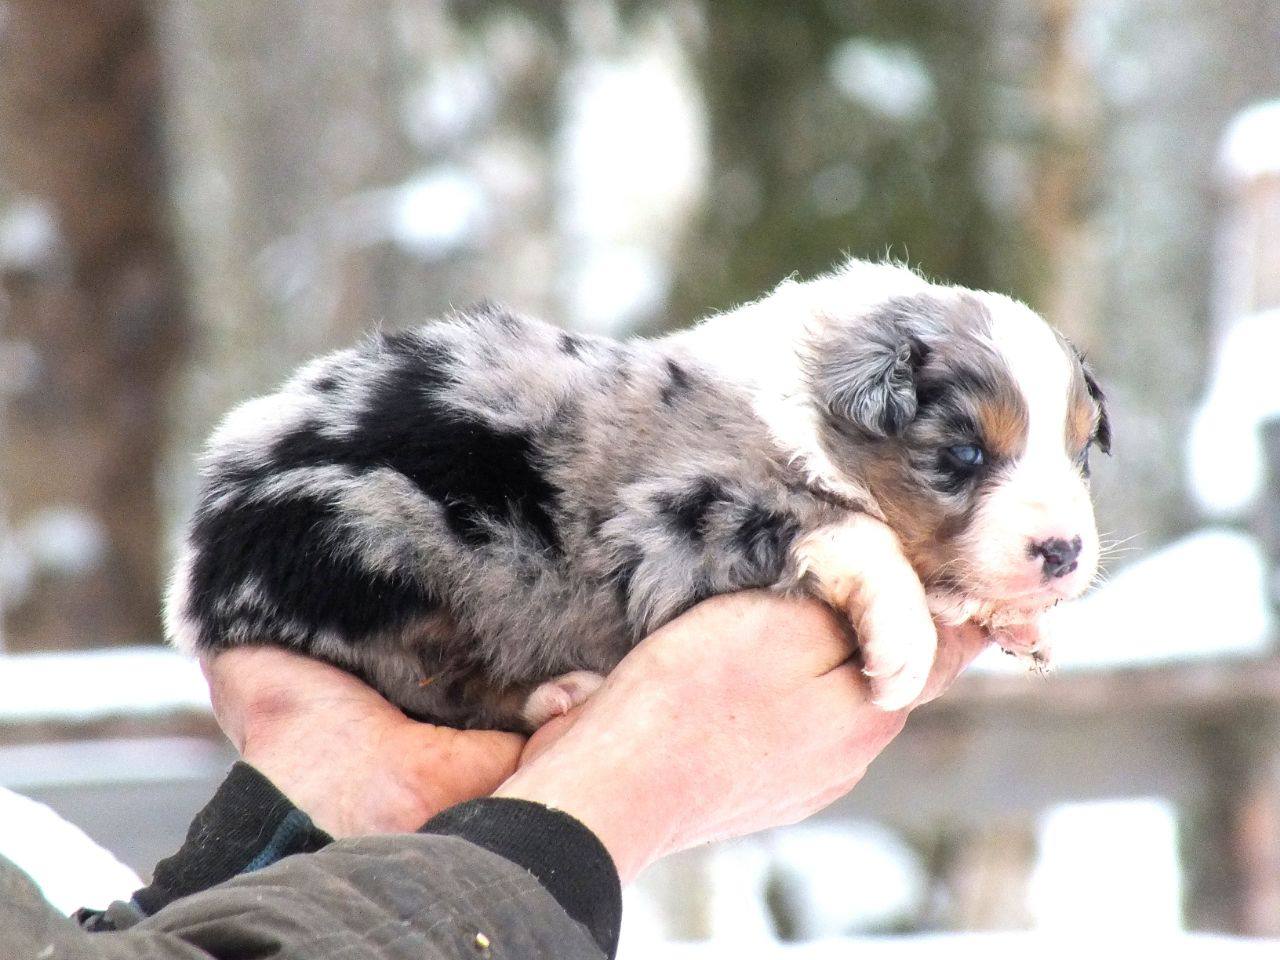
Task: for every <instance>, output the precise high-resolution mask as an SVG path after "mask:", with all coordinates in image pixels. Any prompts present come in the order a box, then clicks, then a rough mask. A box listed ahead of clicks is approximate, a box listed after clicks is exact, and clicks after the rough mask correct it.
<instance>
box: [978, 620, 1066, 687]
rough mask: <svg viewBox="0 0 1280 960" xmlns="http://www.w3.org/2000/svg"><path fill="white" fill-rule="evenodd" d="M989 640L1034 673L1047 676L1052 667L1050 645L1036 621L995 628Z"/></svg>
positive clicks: (1038, 622)
mask: <svg viewBox="0 0 1280 960" xmlns="http://www.w3.org/2000/svg"><path fill="white" fill-rule="evenodd" d="M991 638H992V639H993V640H994V641H995V642H996V644H997V645H998V646H999V647H1000V649H1002V650H1003V651H1004V652H1005V653H1007V654H1009V655H1010V656H1014V657H1017V658H1018V659H1019V660H1021V661H1022V662H1023V663H1024V664H1026V665H1027V668H1028V669H1030V670H1032V671H1033V672H1035V673H1038V674H1041V675H1044V674H1047V673H1048V672H1049V670H1050V668H1051V667H1052V665H1053V649H1052V645H1051V644H1050V643H1049V638H1048V637H1047V636H1046V635H1045V632H1044V631H1043V630H1042V629H1041V625H1040V621H1039V620H1038V619H1035V620H1031V621H1029V622H1027V623H1010V624H1007V625H1005V626H1000V627H995V628H993V629H992V633H991Z"/></svg>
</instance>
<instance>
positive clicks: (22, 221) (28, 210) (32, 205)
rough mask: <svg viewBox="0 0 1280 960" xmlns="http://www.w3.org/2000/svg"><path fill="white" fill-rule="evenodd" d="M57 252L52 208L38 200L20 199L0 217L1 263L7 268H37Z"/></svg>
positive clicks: (56, 231) (55, 222) (55, 225)
mask: <svg viewBox="0 0 1280 960" xmlns="http://www.w3.org/2000/svg"><path fill="white" fill-rule="evenodd" d="M57 252H58V225H57V221H56V220H55V219H54V216H53V211H52V210H50V209H49V207H48V206H47V205H46V204H43V203H40V202H39V201H37V200H32V199H26V200H19V201H17V202H15V203H12V204H10V205H9V208H8V210H6V211H5V213H4V216H3V217H0V264H3V265H4V266H5V267H6V268H8V269H16V270H39V269H40V268H41V267H44V266H46V265H47V264H48V263H49V262H50V261H52V260H53V258H54V257H55V256H56V255H57Z"/></svg>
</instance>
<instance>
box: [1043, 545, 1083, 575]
mask: <svg viewBox="0 0 1280 960" xmlns="http://www.w3.org/2000/svg"><path fill="white" fill-rule="evenodd" d="M1081 546H1083V541H1082V540H1081V539H1080V538H1079V537H1073V538H1072V539H1071V540H1064V539H1063V538H1062V537H1050V538H1049V539H1048V540H1037V541H1035V542H1033V543H1032V544H1031V555H1032V556H1033V557H1043V558H1044V575H1045V576H1046V577H1049V578H1050V579H1054V578H1056V577H1065V576H1066V575H1067V574H1069V573H1071V572H1072V571H1074V570H1075V568H1076V567H1077V566H1079V564H1078V563H1077V562H1076V558H1077V557H1079V556H1080V547H1081Z"/></svg>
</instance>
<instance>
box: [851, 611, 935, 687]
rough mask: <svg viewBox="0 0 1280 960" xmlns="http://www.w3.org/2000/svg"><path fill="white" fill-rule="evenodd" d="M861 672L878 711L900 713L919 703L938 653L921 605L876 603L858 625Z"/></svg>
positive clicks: (926, 614)
mask: <svg viewBox="0 0 1280 960" xmlns="http://www.w3.org/2000/svg"><path fill="white" fill-rule="evenodd" d="M857 630H858V645H859V647H860V648H861V650H862V672H863V673H864V674H866V676H867V678H868V679H869V680H870V681H871V700H872V702H873V703H874V704H875V705H876V706H877V707H879V708H880V709H881V710H890V711H892V710H902V709H905V708H906V707H909V706H911V705H912V704H913V703H915V702H916V701H917V700H919V699H920V695H921V694H922V693H923V692H924V687H925V684H926V683H927V682H928V680H929V674H930V672H931V671H932V670H933V660H934V656H935V654H936V653H937V651H938V632H937V629H936V628H935V627H934V625H933V620H932V618H931V617H930V616H929V612H928V610H927V609H926V608H925V607H924V605H923V604H916V603H911V602H906V603H903V604H894V603H883V602H882V603H878V604H875V605H873V606H872V607H870V608H869V609H868V610H867V611H866V612H865V613H864V614H863V616H862V618H861V619H860V620H859V622H858V624H857Z"/></svg>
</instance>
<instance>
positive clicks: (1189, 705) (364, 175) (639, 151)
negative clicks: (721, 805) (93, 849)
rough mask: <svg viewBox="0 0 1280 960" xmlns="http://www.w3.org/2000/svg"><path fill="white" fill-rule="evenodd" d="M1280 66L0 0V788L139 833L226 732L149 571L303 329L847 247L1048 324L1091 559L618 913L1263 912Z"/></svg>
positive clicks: (548, 14)
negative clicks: (1066, 363)
mask: <svg viewBox="0 0 1280 960" xmlns="http://www.w3.org/2000/svg"><path fill="white" fill-rule="evenodd" d="M1274 98H1280V5H1277V4H1275V3H1272V2H1269V0H1230V2H1219V0H906V2H890V0H790V2H787V3H769V2H763V0H566V2H563V3H555V2H534V0H488V2H476V0H274V2H272V3H270V4H248V3H210V2H205V0H75V2H70V0H68V2H59V3H51V2H48V0H3V2H0V785H3V786H7V787H9V788H11V789H12V790H15V791H17V792H19V793H21V794H24V795H26V796H28V797H31V798H34V799H36V800H39V801H41V802H43V803H46V804H48V805H49V806H51V807H52V808H53V809H55V810H57V811H58V812H60V813H62V814H63V815H65V816H66V817H68V818H69V819H71V820H73V821H75V822H76V823H78V824H80V825H81V826H82V827H83V828H84V829H85V830H86V831H88V833H89V834H90V835H91V836H92V837H93V838H94V839H96V840H97V841H99V842H100V843H102V844H103V845H104V846H106V847H107V848H108V849H109V850H111V851H113V852H114V853H115V855H116V856H118V857H119V858H120V859H121V860H122V861H123V862H124V864H125V865H126V866H128V867H130V868H132V869H133V870H135V871H138V872H139V873H141V874H142V875H143V876H145V875H146V874H147V872H148V871H149V870H150V868H151V866H152V865H153V864H154V862H155V860H156V859H157V858H159V857H160V856H163V855H165V854H167V853H169V852H171V851H172V850H173V849H174V848H176V845H177V843H178V842H179V840H180V838H181V835H182V832H183V831H184V830H185V826H186V824H187V822H188V821H189V819H190V817H191V816H192V814H193V813H194V812H195V810H196V809H198V808H199V806H201V805H202V804H203V802H204V801H205V800H206V799H207V797H208V796H209V795H210V794H211V792H212V789H213V787H214V786H215V785H216V783H217V782H218V780H219V779H220V777H221V773H222V771H223V770H224V769H225V766H226V764H227V762H228V761H229V758H230V751H229V748H228V747H227V746H226V745H225V743H224V742H223V741H222V740H221V738H220V736H219V735H218V733H217V731H216V727H215V726H214V725H213V723H212V721H211V718H210V715H209V712H208V707H207V702H206V698H205V695H204V690H203V685H202V682H201V681H200V678H199V676H198V674H197V673H196V672H195V671H194V669H193V667H192V666H191V665H190V664H188V663H186V662H184V661H182V660H180V659H179V658H177V657H176V656H175V655H172V654H170V653H168V652H167V651H165V650H163V649H161V648H160V647H159V644H160V643H161V641H162V638H161V635H160V633H161V631H160V620H159V609H160V607H159V605H160V598H161V596H162V592H163V581H164V576H165V570H166V566H167V563H168V561H169V558H170V555H171V549H172V547H173V545H174V542H175V538H176V531H177V528H178V525H179V524H180V523H181V521H182V519H183V518H184V516H185V514H186V512H187V511H188V509H189V508H190V505H191V502H192V498H193V493H194V483H195V476H196V469H195V457H196V455H197V452H198V449H199V445H200V443H201V441H202V439H203V437H204V436H206V435H207V433H208V432H209V430H210V429H211V428H212V426H213V425H214V423H215V422H216V421H217V419H218V418H219V416H220V415H221V414H222V413H224V412H225V411H226V410H227V409H228V408H229V407H230V406H232V405H233V404H235V403H236V402H238V401H240V400H242V399H245V398H247V397H249V396H251V395H253V394H255V393H259V392H262V391H264V390H267V389H269V388H271V387H272V386H273V385H274V384H276V383H278V382H279V381H280V380H282V379H283V378H284V377H285V376H286V374H287V373H288V372H289V371H290V370H291V369H292V368H293V367H294V366H295V365H296V364H298V363H299V362H300V361H302V360H304V359H306V358H308V357H311V356H313V355H315V354H316V353H318V352H321V351H325V350H327V349H330V348H334V347H337V346H341V345H346V344H348V343H349V342H351V341H352V340H353V339H355V338H357V337H358V336H359V335H360V334H361V333H362V332H364V331H367V330H369V329H371V328H374V327H382V328H384V329H391V328H396V327H400V326H404V325H408V324H413V323H418V322H421V321H423V320H424V319H426V318H429V317H431V316H433V315H436V314H438V313H440V312H441V311H443V310H446V309H447V308H448V307H450V306H451V305H459V306H460V305H465V304H467V303H470V302H473V301H475V300H478V299H481V298H485V297H489V298H494V299H498V300H501V301H504V302H506V303H507V304H509V305H511V306H512V307H514V308H516V309H519V310H522V311H525V312H529V313H532V314H535V315H539V316H541V317H544V318H546V319H549V320H553V321H555V322H557V323H560V324H563V325H564V326H566V327H571V328H576V329H584V330H592V331H596V332H607V333H613V334H619V335H621V334H626V333H646V334H653V333H659V332H661V331H663V330H667V329H672V328H675V327H678V326H681V325H683V324H687V323H689V322H691V321H693V320H695V319H696V318H698V317H699V316H702V315H704V314H706V313H708V312H711V311H715V310H719V309H723V308H726V307H729V306H732V305H735V304H737V303H740V302H742V301H744V300H747V299H752V298H754V297H756V296H759V295H760V294H762V293H764V292H766V291H767V290H768V289H769V288H770V287H771V286H772V285H774V284H775V283H777V282H778V281H779V280H780V279H782V278H783V277H785V276H787V275H788V274H791V273H792V272H798V273H799V274H801V275H805V276H807V275H811V274H813V273H816V272H819V271H822V270H824V269H827V268H829V267H831V266H832V265H834V264H835V263H837V262H838V261H839V260H840V258H841V257H842V256H844V255H847V254H852V255H858V256H866V257H883V256H886V255H888V256H893V257H895V258H897V259H902V260H908V261H909V262H910V263H912V264H913V265H916V266H918V267H919V268H920V269H921V270H922V271H924V272H925V273H927V274H928V275H930V276H932V277H935V278H939V279H943V280H948V281H954V282H957V283H962V284H966V285H969V286H976V287H985V288H995V289H999V290H1002V291H1007V292H1011V293H1013V294H1015V295H1017V296H1020V297H1022V298H1024V299H1026V300H1027V301H1028V302H1029V303H1031V304H1032V305H1033V306H1034V307H1036V308H1037V309H1038V310H1040V311H1042V312H1043V313H1044V314H1045V315H1046V316H1047V317H1048V318H1049V319H1050V320H1051V321H1052V322H1054V323H1055V324H1057V325H1058V326H1059V327H1060V328H1061V329H1062V330H1063V331H1064V332H1066V333H1067V334H1068V335H1069V336H1070V337H1071V338H1072V339H1073V340H1074V341H1075V342H1076V343H1077V344H1078V345H1079V346H1080V347H1081V348H1082V349H1083V350H1084V351H1085V353H1086V354H1087V355H1088V356H1089V357H1090V358H1091V360H1092V363H1093V365H1094V367H1095V368H1096V369H1097V371H1098V372H1099V374H1100V376H1101V379H1102V380H1103V382H1104V384H1105V387H1106V390H1107V393H1108V396H1109V399H1110V410H1111V416H1112V419H1113V421H1114V424H1115V431H1116V443H1115V454H1114V456H1113V457H1112V458H1111V459H1110V460H1108V461H1104V462H1102V463H1100V464H1098V465H1097V466H1096V467H1095V487H1096V491H1097V497H1098V511H1099V520H1100V526H1101V528H1102V529H1103V530H1104V531H1105V532H1106V538H1107V539H1108V540H1110V541H1112V543H1113V549H1112V551H1111V552H1112V557H1111V559H1110V561H1109V564H1108V569H1109V582H1107V583H1106V584H1105V585H1104V586H1102V587H1101V588H1100V589H1099V590H1098V591H1097V592H1096V593H1094V594H1093V595H1092V596H1091V597H1090V598H1088V599H1086V600H1084V601H1082V602H1081V603H1079V604H1077V605H1076V606H1075V607H1074V608H1073V609H1071V610H1064V611H1063V612H1062V616H1061V618H1060V623H1059V627H1060V628H1061V629H1062V630H1063V631H1064V633H1066V634H1069V636H1067V637H1065V638H1064V639H1063V640H1062V641H1061V642H1060V643H1059V649H1060V650H1061V652H1062V660H1063V664H1062V666H1061V668H1060V669H1059V670H1058V671H1057V673H1056V674H1055V675H1054V676H1053V677H1051V678H1049V679H1046V680H1041V679H1036V678H1028V677H1026V676H1024V675H1022V674H1021V673H1019V672H1018V671H1016V670H1014V669H1012V668H1011V667H1010V666H1009V665H1006V664H1004V663H1001V662H998V661H999V658H998V657H995V658H992V659H991V661H990V662H988V663H986V664H984V665H983V666H982V668H980V669H978V670H976V671H975V672H974V673H973V674H972V675H971V676H970V677H968V678H966V679H965V681H963V682H962V684H961V685H959V686H958V687H957V688H956V690H955V691H954V693H953V694H952V695H951V696H949V697H948V698H947V699H946V700H944V701H942V702H940V703H938V704H935V705H933V706H931V707H930V708H928V709H926V710H923V711H921V712H920V713H919V714H918V715H917V716H916V717H914V718H913V720H912V722H911V724H910V725H909V726H908V729H907V731H906V733H905V734H904V735H903V737H902V738H900V740H899V741H898V742H897V743H895V744H894V746H893V747H892V748H891V749H890V751H889V752H888V753H886V754H885V756H884V757H883V758H882V759H881V760H880V761H879V762H878V763H877V764H876V766H875V767H873V768H872V770H871V772H870V774H869V775H868V777H867V779H866V781H865V782H864V783H863V784H862V785H861V786H860V787H859V788H858V789H857V790H855V792H854V794H853V795H851V796H850V797H849V798H848V799H847V800H846V801H844V802H842V803H840V804H838V805H837V806H836V807H835V808H833V809H832V810H831V811H829V812H828V813H827V814H825V815H824V816H822V817H821V818H819V819H817V820H816V821H814V822H811V823H809V824H806V825H804V826H801V827H798V828H794V829H791V830H787V831H779V832H777V833H775V834H772V835H768V836H765V837H760V838H753V839H750V840H747V841H743V842H740V843H737V844H732V845H725V846H722V847H718V848H715V849H710V850H703V851H696V852H694V853H692V854H690V855H687V856H684V857H680V858H676V859H674V860H671V861H669V862H667V863H665V864H663V865H660V866H659V867H657V868H655V869H654V870H653V871H652V872H651V874H650V875H649V876H648V877H647V878H646V879H645V880H644V881H642V882H641V883H640V884H639V885H637V887H636V888H635V889H634V890H632V891H630V892H629V894H628V898H629V901H628V910H627V916H626V921H625V924H624V951H630V955H631V956H663V955H670V956H681V957H683V956H691V957H693V956H699V957H700V956H713V955H721V954H724V955H735V956H736V955H741V953H742V951H743V950H745V949H748V947H749V948H750V949H753V950H755V951H757V952H755V953H752V954H751V955H760V956H763V955H765V953H764V952H761V951H764V949H765V948H764V947H763V946H762V945H764V944H770V943H778V944H784V945H785V944H796V946H793V947H787V946H778V947H776V949H777V950H778V951H779V952H781V953H785V954H787V955H790V951H793V950H794V951H795V952H797V953H798V954H802V955H810V954H812V955H814V956H817V955H818V952H816V951H821V950H824V949H827V948H830V949H831V950H835V951H838V950H839V949H841V947H840V945H841V944H844V943H845V942H846V941H845V940H844V939H843V938H847V937H862V938H867V937H871V938H873V939H872V940H869V941H868V945H870V946H869V948H872V947H874V949H879V950H882V951H885V952H886V955H893V956H898V955H906V954H905V953H902V952H901V951H902V950H905V949H906V947H905V946H904V945H905V944H915V945H919V946H920V948H921V949H922V950H924V951H926V952H928V951H929V950H933V949H941V948H938V947H936V944H937V941H936V940H933V939H930V938H929V937H924V936H923V935H926V934H940V933H947V932H960V931H966V932H967V933H966V934H965V936H966V937H967V939H965V940H964V941H963V942H965V943H968V944H970V945H979V946H980V947H981V949H982V950H983V951H984V953H985V954H986V955H987V956H991V955H993V953H992V951H997V953H996V954H995V955H999V954H998V951H999V950H1000V949H1002V948H1001V946H1000V945H1001V944H1006V945H1007V944H1021V943H1022V942H1023V940H1021V939H1018V938H1021V937H1025V936H1040V937H1058V938H1061V937H1067V936H1084V937H1089V936H1101V935H1106V936H1107V937H1109V938H1112V940H1113V941H1114V938H1117V937H1124V936H1130V935H1132V936H1137V937H1141V938H1144V942H1147V943H1150V942H1151V938H1159V939H1161V940H1162V942H1166V943H1180V944H1191V947H1189V948H1188V949H1191V950H1196V949H1202V950H1203V951H1217V950H1220V949H1223V946H1222V944H1223V943H1225V941H1220V940H1217V939H1213V940H1210V939H1206V938H1208V937H1209V936H1210V935H1211V934H1230V935H1236V936H1245V937H1266V936H1280V658H1278V657H1277V647H1276V643H1275V641H1276V637H1275V635H1274V632H1273V607H1274V604H1275V598H1276V595H1277V592H1276V584H1277V578H1276V574H1275V571H1276V558H1277V556H1280V550H1278V549H1277V544H1278V543H1280V482H1278V481H1277V477H1278V476H1280V428H1277V427H1275V426H1273V425H1271V424H1270V423H1269V418H1271V417H1274V416H1277V415H1280V373H1278V372H1277V369H1276V362H1275V359H1274V358H1275V357H1276V356H1277V354H1278V353H1280V313H1277V312H1274V311H1275V310H1276V309H1277V308H1280V105H1277V104H1276V103H1274V102H1273V100H1274ZM15 802H16V801H15ZM6 829H7V828H6V825H5V822H4V821H3V820H0V839H3V833H4V831H5V830H6ZM25 839H26V840H27V842H28V846H29V847H30V848H33V851H34V852H31V853H30V856H31V858H32V862H35V861H37V860H39V859H40V856H41V851H42V850H43V851H44V852H45V854H46V855H47V854H48V853H49V851H50V850H52V849H53V847H52V841H48V842H46V841H45V840H43V839H41V838H40V837H39V836H37V835H34V834H33V835H31V836H28V837H26V838H25ZM8 840H9V841H10V843H11V844H12V843H14V842H16V840H17V838H15V837H13V836H10V837H9V838H8ZM0 845H2V844H0ZM46 859H48V857H47V856H46ZM117 866H118V865H117ZM33 869H35V868H33ZM114 869H115V866H112V867H111V869H110V870H108V869H106V868H104V871H105V872H104V874H103V883H104V884H106V887H110V889H111V891H112V895H113V896H114V895H119V885H120V883H122V882H123V881H120V880H119V879H118V876H119V875H118V874H113V873H111V870H114ZM121 869H123V868H121ZM55 872H56V871H55ZM50 882H52V881H50ZM112 884H115V886H111V885H112ZM106 887H104V889H106ZM126 889H127V887H126ZM89 895H91V894H86V893H85V892H84V890H83V889H78V890H76V891H73V892H70V893H68V894H67V896H69V897H70V898H71V900H70V901H69V903H68V905H69V906H75V905H77V902H79V901H77V900H76V899H75V897H77V896H81V897H83V896H89ZM1018 931H1023V933H1019V932H1018ZM1025 931H1033V933H1031V934H1027V933H1025ZM1034 931H1038V933H1035V932H1034ZM1186 931H1193V932H1197V931H1198V932H1200V933H1198V934H1196V935H1189V934H1187V933H1186ZM895 935H914V937H911V938H909V939H901V940H898V939H894V936H895ZM922 937H923V938H922ZM1007 938H1013V939H1007ZM672 941H689V943H688V944H687V945H684V946H666V945H665V944H668V942H672ZM660 945H662V946H660ZM1010 949H1014V948H1012V947H1010ZM663 951H666V952H665V953H664V952H663ZM625 955H627V954H626V953H625V952H624V956H625ZM822 955H824V956H825V955H835V953H830V954H828V953H823V954H822ZM1011 955H1012V954H1011ZM1203 955H1210V953H1209V952H1205V953H1204V954H1203ZM1212 955H1214V956H1221V955H1222V954H1221V953H1217V952H1213V953H1212Z"/></svg>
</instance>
